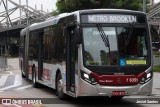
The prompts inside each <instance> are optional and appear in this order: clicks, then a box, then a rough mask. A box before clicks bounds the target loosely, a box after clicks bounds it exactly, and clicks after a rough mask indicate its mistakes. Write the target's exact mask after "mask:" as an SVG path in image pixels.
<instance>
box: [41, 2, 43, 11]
mask: <svg viewBox="0 0 160 107" xmlns="http://www.w3.org/2000/svg"><path fill="white" fill-rule="evenodd" d="M41 10H42V12H43V4H41Z"/></svg>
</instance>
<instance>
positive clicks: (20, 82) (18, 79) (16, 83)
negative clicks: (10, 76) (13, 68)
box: [0, 75, 22, 91]
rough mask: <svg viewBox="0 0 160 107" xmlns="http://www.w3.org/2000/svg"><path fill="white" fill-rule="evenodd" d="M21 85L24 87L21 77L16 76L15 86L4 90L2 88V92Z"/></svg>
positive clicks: (0, 89)
mask: <svg viewBox="0 0 160 107" xmlns="http://www.w3.org/2000/svg"><path fill="white" fill-rule="evenodd" d="M20 85H22V78H21V75H15V81H14V84H13V85H10V86H7V87H4V88H0V91H4V90H7V89H10V88H13V87H17V86H20Z"/></svg>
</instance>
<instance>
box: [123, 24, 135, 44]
mask: <svg viewBox="0 0 160 107" xmlns="http://www.w3.org/2000/svg"><path fill="white" fill-rule="evenodd" d="M133 29H134V26H133V24H131V28H130V30H129V33H128V35H125V36H126V37H125V38H126V43H125V45H126V46H127V45H128V44H129V42H130V39H131V37H132V33H133Z"/></svg>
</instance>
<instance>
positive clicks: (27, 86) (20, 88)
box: [14, 85, 32, 90]
mask: <svg viewBox="0 0 160 107" xmlns="http://www.w3.org/2000/svg"><path fill="white" fill-rule="evenodd" d="M30 87H32V85H26V86H23V87H19V88H17V89H14V90H23V89H26V88H30Z"/></svg>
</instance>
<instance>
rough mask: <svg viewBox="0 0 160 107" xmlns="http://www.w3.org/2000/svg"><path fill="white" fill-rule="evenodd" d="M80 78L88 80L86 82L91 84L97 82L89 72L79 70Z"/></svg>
mask: <svg viewBox="0 0 160 107" xmlns="http://www.w3.org/2000/svg"><path fill="white" fill-rule="evenodd" d="M81 78H82V79H83V80H84V81H86V82H88V83H90V84H92V85H96V84H97V81H96V79H95V78H94V77H92V76H91V75H90V74H87V73H85V72H83V71H81Z"/></svg>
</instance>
